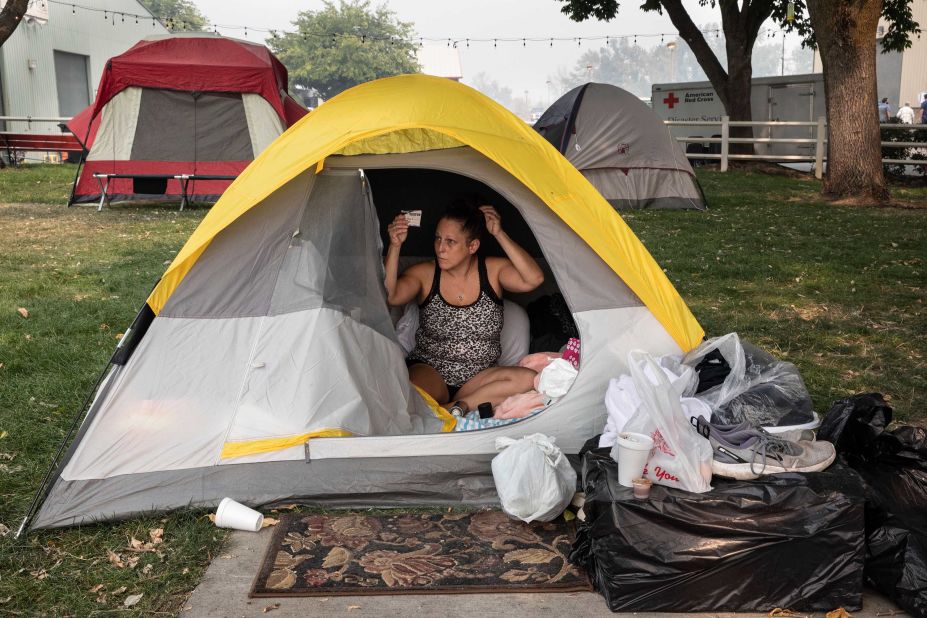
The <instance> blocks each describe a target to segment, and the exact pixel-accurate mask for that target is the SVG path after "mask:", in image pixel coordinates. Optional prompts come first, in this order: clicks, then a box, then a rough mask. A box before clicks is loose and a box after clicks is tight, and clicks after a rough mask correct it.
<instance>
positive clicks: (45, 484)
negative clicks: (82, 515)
mask: <svg viewBox="0 0 927 618" xmlns="http://www.w3.org/2000/svg"><path fill="white" fill-rule="evenodd" d="M123 339H124V337H123ZM119 344H120V345H122V340H120V341H119ZM116 347H117V349H118V348H119V346H116ZM112 366H113V362H112V360H111V361H110V362H108V363H107V364H106V367H104V368H103V371H102V372H101V373H100V375H99V377H98V378H97V382H96V384H94V385H93V388H92V389H90V392H89V393H88V394H87V397H86V399H84V403H83V405H81V407H80V408H78V410H77V413H76V414H75V415H74V418H73V420H72V421H71V428H70V429H69V430H68V433H67V434H65V436H64V439H63V440H62V441H61V444H59V445H58V451H57V452H56V453H55V457H54V459H52V463H51V465H50V466H49V467H48V470H47V471H46V472H45V477H44V478H43V479H42V483H41V484H40V485H39V488H38V490H37V491H36V492H35V495H34V496H33V497H32V504H30V505H29V510H28V511H26V516H25V517H23V521H22V523H21V524H19V529H18V530H17V531H16V536H14V537H13V538H14V539H18V538H19V536H20V535H21V534H22V533H23V531H24V530H25V529H26V525H27V524H28V523H29V521H30V520H31V519H32V518H33V516H34V515H35V512H36V510H37V508H38V506H39V504H40V503H42V502H44V501H45V498H47V497H48V493H49V491H51V483H49V481H50V479H51V477H52V475H53V474H54V473H55V472H57V470H58V464H59V462H60V461H61V454H62V453H63V452H64V447H65V446H66V445H67V444H68V441H70V439H71V436H73V435H74V431H75V430H76V429H77V427H78V425H79V420H80V418H81V417H82V416H83V413H84V412H85V411H86V410H87V406H88V405H89V404H90V401H91V399H92V398H93V395H94V394H95V393H96V392H97V389H98V388H100V384H102V383H103V380H104V379H105V378H106V376H107V375H108V374H109V370H110V367H112Z"/></svg>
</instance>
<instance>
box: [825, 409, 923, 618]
mask: <svg viewBox="0 0 927 618" xmlns="http://www.w3.org/2000/svg"><path fill="white" fill-rule="evenodd" d="M891 420H892V408H891V406H889V405H888V403H886V402H885V400H884V399H883V398H882V395H881V394H879V393H865V394H861V395H854V396H852V397H849V398H847V399H842V400H840V401H837V402H836V403H834V406H833V407H832V408H831V410H830V412H829V413H828V414H827V417H825V419H824V422H823V423H822V425H821V429H820V430H819V432H818V437H819V438H820V439H825V440H830V441H831V442H833V443H834V446H836V447H837V452H838V453H839V455H840V460H841V461H842V462H844V463H845V464H846V465H848V466H850V467H852V468H853V469H854V470H856V472H857V473H859V475H860V476H861V477H862V478H863V480H864V482H865V483H866V568H865V575H866V579H867V581H868V582H869V583H870V584H872V585H873V586H874V587H875V588H877V589H878V590H879V591H881V592H882V593H883V594H885V595H886V596H888V597H889V598H890V599H892V600H893V601H894V602H895V603H897V604H898V605H899V606H900V607H902V608H903V609H904V610H905V611H907V612H909V613H911V614H912V615H914V616H927V430H924V428H922V427H911V426H904V427H899V428H897V429H894V430H892V431H886V427H887V426H888V425H889V423H891Z"/></svg>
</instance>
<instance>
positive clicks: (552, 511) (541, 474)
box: [492, 433, 576, 522]
mask: <svg viewBox="0 0 927 618" xmlns="http://www.w3.org/2000/svg"><path fill="white" fill-rule="evenodd" d="M496 450H501V451H502V452H501V453H499V454H498V455H496V456H495V457H494V458H493V460H492V477H493V480H494V481H495V482H496V491H497V492H498V493H499V499H500V500H501V501H502V510H503V511H505V512H506V513H507V514H508V515H510V516H511V517H516V518H518V519H520V520H522V521H526V522H532V521H534V520H538V521H551V520H553V519H555V518H556V517H557V516H558V515H560V513H562V512H563V509H565V508H566V507H567V505H568V504H570V500H572V499H573V494H574V493H576V471H575V470H573V466H571V465H570V462H568V461H567V458H566V457H564V455H563V453H562V452H560V449H559V448H557V447H556V446H554V438H551V437H548V436H545V435H544V434H542V433H535V434H532V435H530V436H525V437H524V438H522V439H521V440H514V439H512V438H496Z"/></svg>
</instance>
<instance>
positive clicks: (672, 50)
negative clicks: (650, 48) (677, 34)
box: [666, 41, 676, 82]
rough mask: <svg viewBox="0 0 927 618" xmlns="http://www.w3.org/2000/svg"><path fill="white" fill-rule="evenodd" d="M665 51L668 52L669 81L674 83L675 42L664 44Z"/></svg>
mask: <svg viewBox="0 0 927 618" xmlns="http://www.w3.org/2000/svg"><path fill="white" fill-rule="evenodd" d="M666 49H668V50H670V81H671V82H675V81H676V41H670V42H669V43H667V44H666Z"/></svg>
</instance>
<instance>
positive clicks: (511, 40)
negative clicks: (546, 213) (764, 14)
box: [33, 0, 785, 48]
mask: <svg viewBox="0 0 927 618" xmlns="http://www.w3.org/2000/svg"><path fill="white" fill-rule="evenodd" d="M33 1H34V2H35V3H36V4H42V5H44V4H45V3H49V4H56V5H60V6H63V7H68V8H70V9H71V13H72V14H76V13H77V11H78V10H81V11H89V12H93V13H100V14H102V16H103V20H104V21H107V22H111V23H112V25H113V26H116V25H117V24H118V23H125V22H126V19H128V20H130V22H131V21H134V23H135V24H139V23H145V22H147V21H150V22H151V26H152V27H155V26H156V25H157V24H158V23H161V24H162V25H163V26H164V27H166V28H167V29H168V30H171V31H181V32H184V31H186V32H192V31H196V30H198V28H196V26H195V25H194V24H192V23H188V22H184V21H183V20H178V19H174V18H170V17H169V18H166V19H161V18H158V17H156V16H152V15H151V14H150V13H146V14H138V13H129V12H124V11H112V10H109V9H101V8H97V7H91V6H85V5H82V4H79V3H76V2H67V1H66V0H33ZM206 26H208V27H211V28H212V32H213V33H215V34H222V33H225V32H236V33H237V32H240V33H242V34H243V36H244V37H245V38H248V35H249V32H250V33H252V34H266V35H269V36H270V38H271V39H275V40H276V39H280V38H283V37H287V36H289V37H297V38H302V39H303V40H308V39H309V38H310V37H311V38H314V39H327V40H328V41H330V43H331V44H332V45H334V44H335V43H336V42H337V41H338V40H339V39H342V40H343V39H354V40H358V41H360V42H361V44H366V43H389V44H391V45H395V44H398V43H407V44H411V45H418V46H419V47H423V46H424V45H425V43H428V44H429V45H430V44H435V43H444V44H446V45H447V46H448V47H454V48H460V47H465V48H469V47H470V45H471V44H472V45H477V44H489V43H492V46H493V47H496V48H497V47H499V45H500V44H516V45H518V44H520V45H521V46H522V47H527V46H528V43H531V44H533V45H534V44H546V45H548V46H549V47H553V46H554V43H561V44H562V43H569V44H572V45H577V46H579V47H582V45H583V43H598V42H602V43H604V44H605V45H606V46H610V45H611V44H612V43H613V42H615V43H617V42H619V41H632V42H633V44H634V45H636V44H637V41H638V39H642V40H653V39H656V38H659V39H660V43H661V44H662V43H664V42H665V41H666V39H667V38H671V39H675V37H678V36H679V34H678V33H677V32H656V33H636V34H617V35H616V34H601V35H592V36H578V37H576V36H574V37H563V36H504V37H503V36H499V37H459V36H457V37H454V36H450V37H428V36H414V37H409V38H406V39H403V38H398V37H389V36H376V35H369V34H365V33H362V32H328V33H319V32H304V31H290V30H283V29H279V28H259V27H254V26H241V25H234V24H219V23H210V22H207V24H206ZM220 30H221V31H222V32H221V33H220ZM700 32H701V33H702V34H703V35H706V36H711V35H714V37H715V38H720V37H721V34H722V30H721V28H706V29H702V30H700ZM780 34H781V35H782V36H785V32H784V31H782V30H780V29H778V28H763V29H761V30H760V31H759V36H760V37H763V38H776V36H779V35H780Z"/></svg>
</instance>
